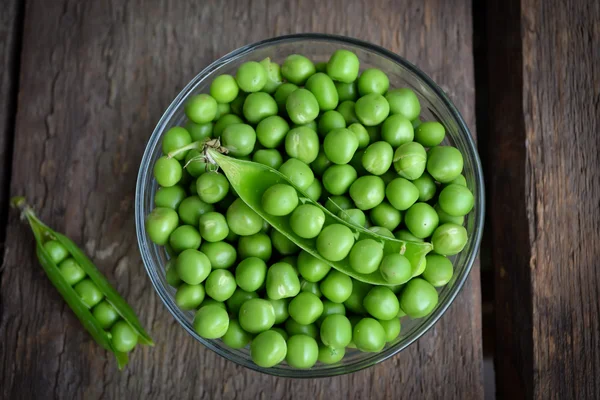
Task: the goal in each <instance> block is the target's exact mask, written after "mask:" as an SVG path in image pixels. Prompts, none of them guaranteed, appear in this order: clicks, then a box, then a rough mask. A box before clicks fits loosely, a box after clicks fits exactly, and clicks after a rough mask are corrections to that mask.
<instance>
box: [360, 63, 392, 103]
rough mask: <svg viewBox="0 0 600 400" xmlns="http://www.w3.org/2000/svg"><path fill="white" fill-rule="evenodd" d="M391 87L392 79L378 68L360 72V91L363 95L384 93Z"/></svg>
mask: <svg viewBox="0 0 600 400" xmlns="http://www.w3.org/2000/svg"><path fill="white" fill-rule="evenodd" d="M389 87H390V80H389V78H388V77H387V75H386V74H385V72H383V71H381V70H380V69H377V68H368V69H366V70H364V71H363V73H362V74H360V77H359V78H358V93H360V95H361V96H364V95H367V94H370V93H376V94H380V95H382V94H384V93H385V92H387V90H388V88H389Z"/></svg>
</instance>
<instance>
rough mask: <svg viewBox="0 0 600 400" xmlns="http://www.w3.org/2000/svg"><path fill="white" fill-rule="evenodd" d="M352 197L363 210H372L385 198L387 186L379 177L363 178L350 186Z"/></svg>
mask: <svg viewBox="0 0 600 400" xmlns="http://www.w3.org/2000/svg"><path fill="white" fill-rule="evenodd" d="M350 197H351V198H352V200H353V201H354V204H356V207H357V208H359V209H361V210H370V209H371V208H373V207H375V206H377V205H379V204H380V203H381V202H382V201H383V199H384V198H385V184H384V183H383V180H382V179H381V178H380V177H378V176H373V175H369V176H361V177H360V178H358V179H357V180H355V181H354V183H352V185H351V186H350Z"/></svg>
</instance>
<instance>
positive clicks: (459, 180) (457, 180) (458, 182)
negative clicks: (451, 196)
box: [446, 175, 467, 186]
mask: <svg viewBox="0 0 600 400" xmlns="http://www.w3.org/2000/svg"><path fill="white" fill-rule="evenodd" d="M453 183H454V184H456V185H461V186H467V179H466V178H465V177H464V175H459V176H457V177H456V178H455V179H453V180H451V181H450V182H448V183H447V184H446V185H450V184H453Z"/></svg>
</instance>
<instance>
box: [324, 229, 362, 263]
mask: <svg viewBox="0 0 600 400" xmlns="http://www.w3.org/2000/svg"><path fill="white" fill-rule="evenodd" d="M353 245H354V234H353V233H352V231H351V230H350V229H349V228H348V227H346V226H345V225H341V224H331V225H328V226H326V227H325V228H324V229H323V230H322V231H321V233H320V234H319V236H318V237H317V242H316V248H317V251H318V252H319V254H320V255H321V256H322V257H324V258H325V259H327V260H329V261H341V260H343V259H344V258H346V256H347V255H348V253H350V250H351V249H352V246H353Z"/></svg>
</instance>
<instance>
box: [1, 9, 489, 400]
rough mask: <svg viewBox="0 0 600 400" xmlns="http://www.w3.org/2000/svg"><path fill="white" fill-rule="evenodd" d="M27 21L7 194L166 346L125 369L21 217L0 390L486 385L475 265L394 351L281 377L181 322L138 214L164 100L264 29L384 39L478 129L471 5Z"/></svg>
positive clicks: (80, 12) (423, 391)
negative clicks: (447, 302) (141, 175)
mask: <svg viewBox="0 0 600 400" xmlns="http://www.w3.org/2000/svg"><path fill="white" fill-rule="evenodd" d="M450 3H452V4H450ZM25 27H26V29H25V32H24V45H23V46H24V47H23V63H22V72H21V74H22V76H23V79H22V82H23V83H22V86H21V90H20V98H19V113H18V116H17V137H16V153H15V154H18V155H19V157H16V158H15V160H14V165H13V179H12V186H11V191H12V193H13V194H17V193H19V194H21V193H22V194H24V195H26V196H27V197H28V198H29V199H31V201H32V202H33V203H34V204H35V206H36V207H37V208H38V209H39V210H41V212H40V216H41V218H42V219H44V220H45V221H47V222H48V223H49V224H51V225H52V226H54V227H55V228H56V229H58V230H60V231H63V232H65V233H66V234H67V235H69V236H70V237H71V238H73V239H74V240H75V241H76V242H78V243H80V244H82V245H83V247H84V248H85V249H86V250H87V251H88V253H89V255H90V256H91V257H92V258H93V259H94V260H95V261H96V262H97V264H98V266H99V268H100V269H101V270H102V271H103V272H104V273H105V274H106V275H107V277H108V278H109V280H110V281H112V282H114V283H115V285H116V288H117V290H118V291H119V292H120V293H123V294H124V296H125V297H126V299H127V300H128V301H129V302H130V303H131V304H132V305H133V308H134V309H136V310H138V313H139V315H140V317H141V319H142V322H143V323H144V324H145V326H147V327H149V328H150V330H151V331H152V333H153V336H154V339H155V341H156V343H157V346H156V347H155V348H153V349H148V348H138V349H136V351H135V353H134V354H133V356H132V362H131V364H130V365H129V366H128V367H127V369H126V370H125V371H123V372H118V371H117V370H116V367H115V365H114V361H113V360H112V359H111V358H110V357H109V356H108V355H107V354H106V353H105V352H104V351H102V350H101V349H99V348H98V346H97V345H95V344H94V343H93V342H92V340H91V339H90V337H89V335H87V334H86V333H85V332H84V331H83V330H82V329H81V327H80V325H79V323H78V322H77V320H76V319H75V318H74V317H73V315H72V314H71V312H70V311H69V309H68V308H67V307H65V305H64V303H63V301H62V300H61V299H60V297H59V296H58V294H57V293H56V292H55V290H54V289H53V288H52V286H51V285H50V283H49V282H48V281H47V280H46V278H45V277H44V275H43V273H42V271H41V269H40V268H39V267H38V266H37V263H36V261H35V259H34V258H33V242H32V240H31V235H30V233H29V232H28V231H27V228H26V227H24V226H22V225H21V224H20V223H19V222H18V221H17V218H16V217H12V218H11V220H10V225H9V236H8V239H9V241H8V246H9V247H10V249H11V251H10V253H9V258H8V266H7V268H6V270H5V272H4V274H3V276H2V282H1V285H2V286H1V289H2V290H1V293H0V299H1V300H0V301H1V304H2V314H1V321H0V337H1V338H2V340H0V376H1V379H2V381H1V382H0V388H1V389H0V390H1V391H2V393H3V395H4V396H3V397H11V398H17V397H27V398H41V397H50V396H49V394H52V396H53V397H61V398H84V397H85V398H90V399H93V398H100V397H105V398H125V397H127V396H135V397H136V398H139V397H145V398H152V399H154V398H157V399H162V398H189V397H195V398H207V399H216V398H252V399H269V398H277V399H287V398H310V399H333V398H355V399H361V398H370V399H373V398H397V397H400V396H402V397H418V398H428V399H433V398H445V399H448V398H461V399H468V398H481V397H482V396H483V388H482V371H481V368H482V358H481V357H482V355H481V319H480V318H481V316H480V315H481V310H480V290H479V270H478V267H477V266H476V267H475V268H474V270H473V272H472V273H471V276H470V279H469V280H468V282H467V284H466V285H465V287H464V288H463V290H462V291H461V293H460V295H459V296H458V298H457V300H456V301H455V303H454V304H453V306H452V307H451V308H450V310H449V311H448V312H447V313H446V314H445V316H444V317H443V318H442V320H441V321H440V322H439V323H438V324H437V325H436V326H435V327H434V328H433V329H431V330H430V331H429V332H428V333H427V334H426V335H425V336H424V337H423V338H422V339H421V340H419V341H418V343H416V344H414V345H412V346H411V347H410V348H409V349H408V350H406V351H404V352H402V353H401V354H400V355H398V356H396V357H394V358H393V359H391V360H388V361H386V362H385V363H382V364H380V365H378V366H376V367H373V368H370V369H368V370H365V371H362V372H359V373H355V374H351V375H346V376H342V377H337V378H332V379H322V380H290V379H279V378H274V377H270V376H267V375H263V374H258V373H255V372H252V371H249V370H246V369H244V368H242V367H239V366H236V365H234V364H233V363H231V362H228V361H226V360H224V359H222V358H220V357H218V356H216V355H215V354H213V353H212V352H210V351H209V350H207V349H205V348H203V346H201V345H199V344H198V343H196V342H195V341H194V340H193V339H192V338H190V337H189V336H188V335H187V334H186V333H185V332H184V330H183V329H182V328H181V327H179V326H178V324H177V322H175V321H174V319H173V318H172V317H171V316H170V315H169V313H168V312H167V310H166V309H165V307H164V306H163V305H162V303H161V301H160V299H159V298H158V296H156V294H155V293H154V290H153V289H152V287H151V284H150V282H149V279H148V278H147V277H146V274H145V271H144V269H143V266H142V263H141V260H140V257H139V254H138V249H137V243H136V239H135V227H134V223H133V199H134V185H135V180H136V175H137V170H138V165H139V162H140V159H141V155H142V152H143V149H144V146H145V142H146V140H147V138H148V137H149V135H150V133H151V131H152V129H153V127H154V125H155V123H156V122H157V120H158V118H159V117H160V115H161V114H162V111H163V110H164V109H165V108H166V106H167V105H168V104H169V103H170V102H171V100H172V99H173V98H174V96H175V95H176V94H177V93H178V92H179V90H180V89H181V88H182V87H183V86H184V85H185V84H186V83H187V82H188V81H189V80H190V79H191V78H192V77H193V76H194V75H195V74H196V73H197V72H198V71H200V70H201V69H202V68H203V67H204V66H205V65H207V64H208V63H209V62H210V61H212V60H214V59H215V58H217V57H220V56H222V55H223V54H225V53H227V52H229V51H231V50H233V49H235V48H237V47H239V46H241V45H244V44H247V43H251V42H254V41H257V40H260V39H264V38H268V37H272V36H276V35H282V34H287V33H294V32H306V31H319V32H330V33H336V34H342V35H348V36H353V37H357V38H360V39H364V40H368V41H371V42H374V43H376V44H379V45H382V46H384V47H386V48H389V49H391V50H393V51H395V52H397V53H398V54H401V55H403V56H405V57H406V58H408V59H409V60H412V61H413V62H414V63H416V64H417V65H419V66H420V67H421V68H422V69H424V70H425V71H426V72H427V73H428V74H430V76H432V78H433V79H434V80H436V81H437V82H438V83H440V84H441V85H442V86H443V87H444V88H445V89H446V90H447V91H448V92H449V95H450V96H451V97H452V99H453V100H454V101H455V103H456V104H457V106H458V108H459V109H460V110H461V111H462V112H463V115H464V117H465V118H466V120H467V122H468V123H469V125H470V126H471V128H473V129H474V110H473V108H474V104H473V102H474V87H473V65H472V63H473V59H472V52H471V50H472V49H471V34H472V32H471V11H470V1H466V0H464V1H456V2H442V1H435V0H430V1H424V2H423V1H416V0H415V1H410V2H402V3H399V2H394V1H392V0H378V1H374V2H371V3H370V4H369V5H367V4H366V3H365V4H363V2H361V1H335V2H323V1H317V0H313V1H302V2H300V1H291V2H287V3H286V2H278V1H252V2H251V3H247V2H242V1H240V2H235V1H206V2H198V1H168V0H154V1H141V0H139V1H130V2H127V3H124V2H121V1H116V0H113V1H108V0H107V1H102V2H71V1H61V0H55V1H44V0H31V1H29V2H28V5H27V12H26V21H25Z"/></svg>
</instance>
